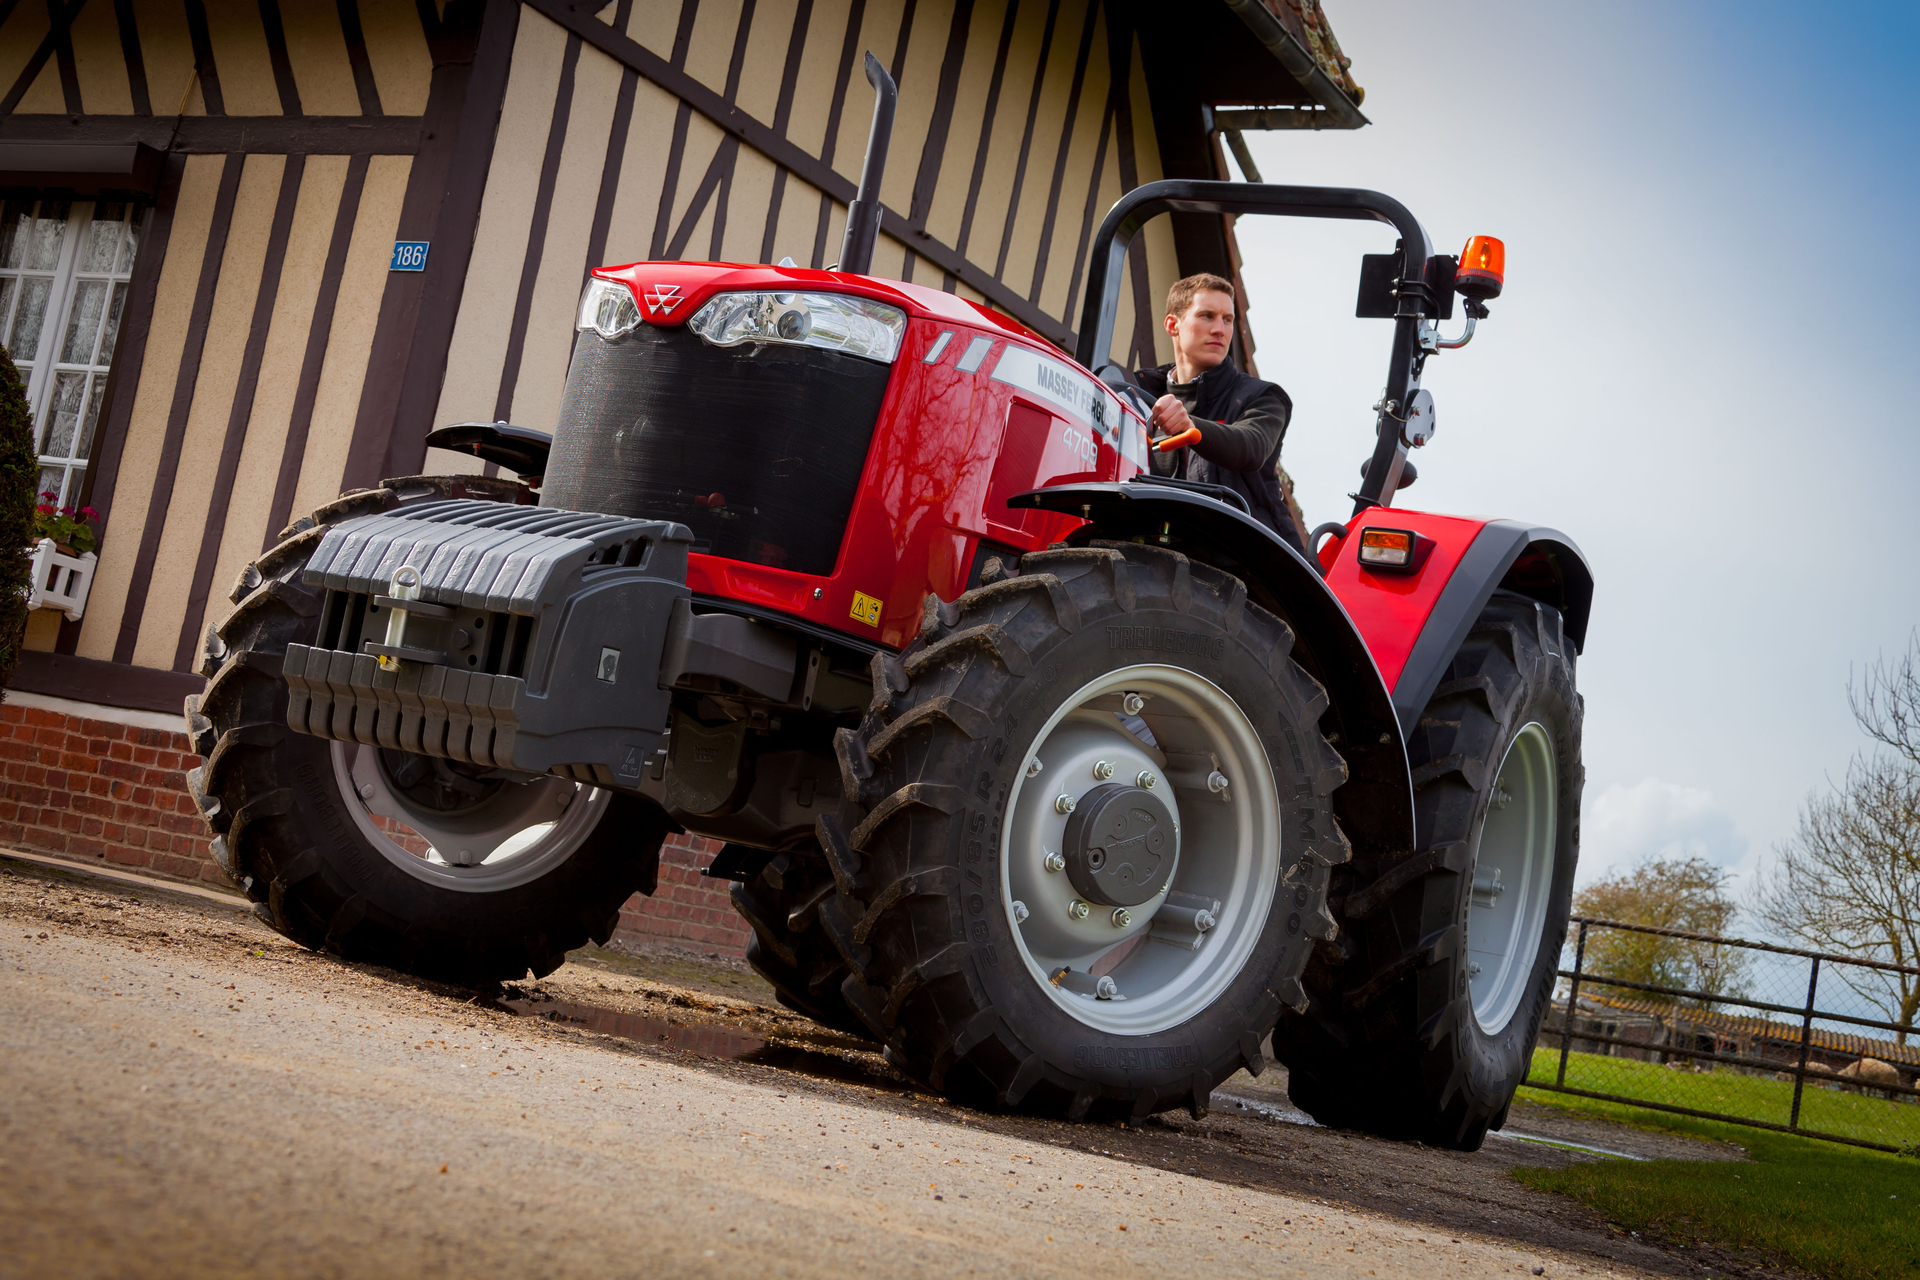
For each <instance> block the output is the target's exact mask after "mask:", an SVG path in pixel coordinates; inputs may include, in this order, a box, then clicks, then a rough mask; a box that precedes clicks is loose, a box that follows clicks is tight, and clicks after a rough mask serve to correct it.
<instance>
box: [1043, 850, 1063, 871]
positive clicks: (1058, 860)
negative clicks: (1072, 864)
mask: <svg viewBox="0 0 1920 1280" xmlns="http://www.w3.org/2000/svg"><path fill="white" fill-rule="evenodd" d="M1044 865H1045V867H1046V868H1047V870H1049V871H1065V870H1066V869H1067V860H1066V857H1065V856H1064V855H1062V854H1058V853H1049V854H1048V855H1047V860H1046V862H1045V864H1044Z"/></svg>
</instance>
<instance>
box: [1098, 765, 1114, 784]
mask: <svg viewBox="0 0 1920 1280" xmlns="http://www.w3.org/2000/svg"><path fill="white" fill-rule="evenodd" d="M1112 776H1113V765H1112V764H1111V763H1110V762H1108V761H1106V760H1096V761H1094V762H1093V780H1094V781H1095V782H1105V781H1106V780H1107V779H1108V778H1111V777H1112Z"/></svg>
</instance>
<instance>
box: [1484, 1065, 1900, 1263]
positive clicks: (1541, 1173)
mask: <svg viewBox="0 0 1920 1280" xmlns="http://www.w3.org/2000/svg"><path fill="white" fill-rule="evenodd" d="M1577 1056H1584V1055H1577ZM1602 1061H1605V1060H1604V1059H1603V1060H1602ZM1615 1065H1622V1064H1619V1063H1618V1062H1617V1060H1616V1062H1615ZM1633 1065H1636V1066H1637V1065H1641V1064H1633ZM1655 1070H1659V1071H1661V1073H1662V1074H1671V1075H1673V1076H1675V1077H1677V1078H1678V1079H1680V1080H1685V1079H1688V1078H1689V1077H1687V1076H1684V1075H1682V1073H1680V1072H1672V1073H1667V1072H1665V1071H1664V1069H1661V1068H1655ZM1548 1078H1549V1079H1551V1078H1552V1077H1551V1076H1550V1075H1549V1076H1548ZM1691 1078H1692V1079H1699V1077H1691ZM1567 1079H1568V1083H1570V1084H1571V1083H1574V1082H1575V1079H1574V1070H1573V1064H1572V1063H1569V1064H1568V1071H1567ZM1739 1079H1741V1080H1742V1081H1743V1082H1744V1083H1749V1084H1774V1083H1777V1082H1774V1081H1762V1080H1754V1079H1753V1078H1752V1077H1739ZM1584 1087H1593V1088H1601V1087H1605V1086H1601V1085H1589V1086H1584ZM1609 1091H1610V1092H1612V1091H1616V1090H1613V1089H1609ZM1617 1091H1619V1092H1625V1090H1617ZM1815 1092H1818V1091H1815V1090H1809V1091H1808V1094H1809V1096H1811V1095H1812V1094H1813V1093H1815ZM1521 1096H1522V1097H1524V1098H1526V1099H1527V1100H1528V1101H1530V1102H1534V1103H1538V1104H1542V1105H1545V1106H1553V1107H1563V1108H1566V1109H1568V1110H1571V1111H1577V1112H1585V1113H1588V1114H1592V1115H1600V1116H1605V1117H1606V1118H1608V1119H1613V1120H1624V1121H1627V1122H1628V1123H1632V1124H1638V1125H1642V1126H1645V1127H1648V1128H1659V1129H1668V1130H1672V1131H1674V1132H1678V1133H1688V1134H1693V1135H1695V1136H1698V1137H1704V1138H1712V1139H1717V1140H1721V1141H1729V1142H1736V1143H1738V1144H1740V1145H1741V1146H1742V1147H1745V1148H1746V1149H1747V1151H1748V1152H1749V1153H1750V1154H1751V1155H1752V1156H1753V1161H1752V1163H1739V1162H1731V1161H1683V1160H1655V1161H1646V1162H1639V1161H1630V1160H1606V1161H1601V1162H1599V1163H1597V1164H1582V1165H1575V1166H1572V1167H1570V1168H1566V1169H1520V1170H1516V1171H1515V1174H1514V1176H1515V1177H1516V1178H1518V1179H1520V1181H1522V1182H1524V1183H1526V1184H1527V1185H1529V1186H1532V1187H1537V1188H1539V1189H1541V1190H1544V1191H1558V1192H1561V1193H1563V1194H1566V1195H1570V1196H1573V1197H1574V1198H1576V1199H1578V1200H1582V1201H1584V1202H1585V1203H1587V1204H1589V1205H1592V1206H1593V1207H1594V1208H1595V1209H1596V1210H1598V1211H1599V1212H1600V1213H1601V1214H1602V1215H1603V1216H1605V1217H1606V1218H1607V1219H1608V1220H1609V1221H1610V1222H1613V1223H1614V1224H1616V1225H1617V1226H1620V1227H1623V1228H1625V1229H1627V1230H1629V1231H1640V1232H1643V1233H1647V1234H1657V1235H1660V1236H1664V1237H1665V1238H1667V1239H1669V1240H1674V1241H1682V1242H1686V1243H1694V1242H1697V1241H1703V1240H1711V1241H1714V1242H1717V1243H1719V1244H1722V1245H1731V1246H1733V1247H1735V1248H1741V1249H1758V1250H1763V1251H1765V1252H1767V1253H1771V1254H1774V1255H1776V1256H1778V1257H1781V1258H1784V1259H1786V1260H1788V1261H1790V1262H1792V1263H1793V1264H1795V1265H1796V1266H1799V1267H1802V1268H1804V1269H1806V1270H1808V1271H1811V1272H1813V1273H1815V1274H1816V1275H1821V1276H1826V1277H1830V1280H1882V1278H1883V1277H1895V1276H1920V1159H1909V1158H1902V1157H1898V1156H1891V1155H1885V1154H1883V1153H1881V1152H1877V1151H1865V1150H1862V1149H1860V1148H1858V1147H1847V1146H1842V1145H1840V1144H1838V1143H1830V1142H1818V1141H1814V1140H1812V1139H1808V1138H1796V1137H1790V1136H1788V1135H1786V1134H1776V1133H1769V1132H1767V1131H1766V1130H1764V1129H1746V1128H1742V1127H1739V1126H1737V1125H1729V1124H1719V1123H1716V1122H1714V1121H1711V1120H1695V1119H1692V1118H1690V1117H1686V1116H1674V1115H1666V1114H1663V1113H1661V1112H1657V1111H1647V1110H1643V1109H1641V1108H1638V1107H1627V1106H1621V1105H1619V1104H1617V1103H1610V1102H1598V1101H1595V1100H1593V1099H1588V1098H1576V1097H1570V1096H1568V1095H1567V1094H1557V1093H1548V1092H1544V1091H1541V1090H1533V1089H1528V1090H1523V1091H1522V1095H1521ZM1761 1096H1764V1095H1761ZM1827 1096H1828V1097H1832V1098H1839V1097H1851V1098H1854V1100H1856V1101H1862V1102H1868V1101H1874V1100H1872V1099H1862V1098H1858V1097H1857V1096H1856V1095H1827ZM1662 1100H1663V1101H1666V1100H1671V1101H1675V1102H1680V1103H1681V1104H1682V1105H1693V1106H1703V1105H1706V1104H1704V1103H1701V1102H1697V1101H1692V1100H1691V1099H1690V1098H1688V1097H1682V1096H1670V1097H1669V1098H1663V1099H1662ZM1880 1105H1882V1106H1887V1105H1889V1104H1887V1103H1885V1102H1881V1103H1880ZM1897 1109H1898V1110H1902V1111H1907V1110H1914V1111H1920V1107H1912V1106H1902V1107H1898V1108H1897ZM1804 1114H1805V1112H1804V1110H1803V1115H1804Z"/></svg>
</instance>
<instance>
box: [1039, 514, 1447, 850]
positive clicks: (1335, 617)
mask: <svg viewBox="0 0 1920 1280" xmlns="http://www.w3.org/2000/svg"><path fill="white" fill-rule="evenodd" d="M1007 505H1008V506H1011V507H1032V508H1038V509H1040V510H1044V511H1058V512H1061V513H1063V514H1066V515H1071V516H1078V517H1079V518H1081V519H1083V520H1085V521H1087V522H1088V523H1087V524H1085V525H1083V526H1081V527H1080V528H1078V529H1076V530H1074V532H1073V534H1072V535H1071V537H1070V539H1069V541H1071V542H1073V543H1075V544H1082V545H1083V544H1085V543H1088V542H1091V541H1094V540H1096V539H1107V540H1115V541H1131V540H1139V541H1143V542H1149V543H1152V544H1153V545H1155V546H1164V547H1168V548H1170V549H1171V550H1174V551H1178V552H1180V553H1182V554H1183V555H1186V556H1189V557H1191V558H1192V559H1195V560H1198V561H1200V562H1201V563H1203V564H1209V565H1213V566H1215V567H1216V568H1220V569H1224V570H1226V571H1227V572H1229V573H1232V574H1234V575H1236V576H1237V577H1239V578H1240V580H1241V581H1243V582H1245V583H1246V585H1247V596H1248V598H1249V599H1251V600H1252V601H1253V602H1254V603H1256V604H1258V605H1260V606H1261V607H1262V608H1264V609H1267V610H1269V611H1270V612H1272V613H1274V614H1276V615H1278V616H1279V617H1281V618H1282V619H1284V620H1285V621H1286V622H1287V624H1288V626H1290V627H1291V628H1292V629H1293V634H1294V647H1293V658H1294V660H1295V661H1296V662H1298V663H1299V664H1300V665H1301V666H1302V667H1303V668H1305V669H1306V671H1307V673H1308V674H1309V675H1311V676H1312V677H1313V678H1314V679H1316V680H1318V681H1319V682H1320V684H1321V686H1322V687H1323V688H1324V689H1326V691H1327V697H1328V699H1329V701H1330V706H1329V708H1328V710H1327V713H1326V714H1325V715H1324V716H1323V717H1322V718H1321V727H1322V730H1323V731H1324V732H1325V733H1326V735H1327V738H1328V741H1330V742H1332V743H1333V745H1334V748H1335V749H1336V750H1338V751H1339V752H1340V754H1341V756H1342V757H1344V758H1345V760H1346V762H1347V771H1348V772H1347V782H1346V784H1345V785H1344V786H1342V787H1341V788H1340V789H1339V790H1338V791H1337V792H1335V793H1334V813H1335V814H1336V816H1337V817H1338V818H1339V820H1340V826H1341V829H1342V830H1343V831H1344V832H1345V833H1346V835H1347V838H1348V840H1349V841H1351V842H1352V844H1353V848H1354V852H1355V854H1356V855H1357V856H1360V857H1363V858H1379V857H1386V856H1389V855H1394V854H1405V853H1408V852H1410V851H1411V850H1412V848H1413V784H1412V778H1411V776H1410V774H1409V772H1408V769H1407V749H1406V739H1405V735H1404V733H1403V732H1402V729H1401V724H1400V719H1399V717H1398V716H1397V715H1396V714H1395V711H1394V705H1393V698H1392V696H1391V694H1390V693H1389V692H1388V690H1387V686H1386V682H1385V681H1384V680H1382V679H1381V676H1380V669H1379V667H1378V666H1377V665H1376V664H1375V663H1374V660H1373V655H1372V654H1371V653H1370V652H1369V651H1368V649H1367V645H1366V642H1365V640H1363V639H1362V638H1361V635H1360V632H1359V631H1358V630H1357V629H1356V628H1355V627H1354V624H1353V620H1352V619H1351V618H1349V617H1348V616H1347V611H1346V609H1345V607H1344V606H1342V605H1341V603H1340V601H1339V600H1338V599H1337V598H1336V597H1335V596H1334V594H1333V592H1331V591H1330V590H1328V589H1327V585H1326V583H1325V582H1323V581H1321V578H1320V574H1319V573H1318V572H1317V571H1316V570H1315V569H1314V567H1313V566H1312V565H1311V564H1309V563H1308V562H1307V560H1306V559H1305V557H1303V556H1301V555H1300V553H1299V552H1297V551H1295V550H1294V549H1293V548H1292V547H1290V546H1288V545H1287V544H1286V543H1284V542H1282V541H1281V540H1280V539H1279V537H1278V536H1277V535H1275V534H1274V532H1273V531H1272V530H1270V529H1268V528H1267V527H1266V526H1265V525H1263V524H1261V523H1260V522H1259V521H1258V520H1255V519H1254V518H1253V517H1251V516H1249V515H1247V514H1245V513H1243V512H1241V511H1238V510H1236V509H1234V508H1233V507H1230V506H1228V505H1227V504H1225V503H1223V502H1220V501H1218V500H1216V499H1213V498H1210V497H1207V496H1205V495H1203V494H1200V493H1194V492H1189V491H1184V490H1180V489H1172V488H1166V487H1162V486H1157V485H1156V486H1147V485H1132V484H1124V483H1107V482H1098V483H1086V484H1065V485H1057V486H1054V487H1051V488H1047V489H1036V490H1034V491H1032V492H1029V493H1023V494H1018V495H1016V496H1014V497H1012V498H1009V499H1008V500H1007Z"/></svg>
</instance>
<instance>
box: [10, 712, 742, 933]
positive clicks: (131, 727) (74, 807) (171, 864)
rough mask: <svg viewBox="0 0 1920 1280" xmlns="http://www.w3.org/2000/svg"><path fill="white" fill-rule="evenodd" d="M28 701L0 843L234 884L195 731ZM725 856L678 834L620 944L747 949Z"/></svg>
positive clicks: (15, 738) (19, 715)
mask: <svg viewBox="0 0 1920 1280" xmlns="http://www.w3.org/2000/svg"><path fill="white" fill-rule="evenodd" d="M18 697H19V695H12V696H11V697H9V699H8V701H6V702H4V703H0V777H3V778H4V783H5V785H4V787H3V788H0V844H9V845H13V846H15V847H18V848H22V849H32V850H36V851H38V852H41V853H52V854H58V855H60V856H62V857H66V858H71V859H74V860H75V861H81V862H85V861H99V862H111V863H115V864H117V865H119V866H123V867H137V868H141V869H143V870H146V871H150V872H153V873H155V874H158V875H163V876H169V877H172V878H174V879H180V880H205V881H212V882H215V883H218V884H222V885H225V884H227V883H229V881H228V880H227V878H226V873H225V872H223V871H221V870H220V868H219V866H218V865H217V864H216V863H215V862H214V861H213V855H212V852H211V850H210V848H209V843H210V841H209V834H208V831H207V829H206V826H205V825H204V824H203V823H202V822H201V820H200V814H199V811H198V810H197V809H195V807H194V804H193V798H192V797H191V796H189V795H188V794H187V784H186V776H185V771H186V770H188V769H191V768H193V767H194V766H195V765H197V764H198V763H199V758H198V757H197V756H195V755H193V753H192V746H191V745H190V744H189V743H188V741H187V736H186V734H184V733H182V732H179V731H178V730H172V729H163V728H160V727H158V726H157V725H153V724H145V725H141V724H124V723H121V722H120V721H118V720H113V719H102V718H99V717H100V714H102V713H106V712H107V710H108V709H107V708H92V709H89V711H84V712H83V711H80V710H74V711H68V710H62V709H58V708H57V707H56V706H50V705H46V704H54V703H56V702H57V700H55V699H48V698H34V697H31V696H29V697H28V698H26V699H22V700H21V701H15V700H14V699H15V698H18ZM67 705H70V706H73V707H75V708H79V707H84V706H85V704H67ZM155 718H158V717H155ZM415 842H417V840H410V841H408V843H415ZM719 851H720V843H719V842H718V841H716V840H703V839H700V838H699V837H697V836H670V837H668V839H667V844H666V847H665V848H663V849H662V850H661V851H660V884H659V889H658V892H657V893H656V894H655V895H654V896H653V897H651V898H649V897H647V896H645V895H643V894H635V895H634V896H633V898H632V899H631V900H630V901H628V903H627V904H626V905H625V906H624V907H622V908H621V909H620V925H619V928H618V930H617V931H616V932H615V934H614V944H615V945H616V946H618V945H622V944H624V945H628V946H639V945H646V944H657V943H661V942H665V943H668V944H671V945H675V946H682V947H686V948H687V949H689V950H694V951H700V952H717V953H719V954H721V955H724V956H729V957H735V956H739V955H741V954H742V953H744V952H745V950H746V945H747V938H748V937H749V936H750V933H751V931H750V930H749V929H748V927H747V923H746V921H744V920H742V919H741V918H740V916H739V913H738V912H736V911H735V910H734V909H733V903H732V902H731V901H730V900H729V898H728V896H727V893H728V887H729V886H728V882H727V881H725V880H709V879H706V878H705V877H703V876H701V874H700V868H701V867H704V866H706V865H707V864H708V863H709V862H711V861H713V856H714V854H716V853H718V852H719Z"/></svg>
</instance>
